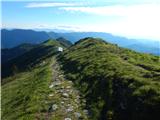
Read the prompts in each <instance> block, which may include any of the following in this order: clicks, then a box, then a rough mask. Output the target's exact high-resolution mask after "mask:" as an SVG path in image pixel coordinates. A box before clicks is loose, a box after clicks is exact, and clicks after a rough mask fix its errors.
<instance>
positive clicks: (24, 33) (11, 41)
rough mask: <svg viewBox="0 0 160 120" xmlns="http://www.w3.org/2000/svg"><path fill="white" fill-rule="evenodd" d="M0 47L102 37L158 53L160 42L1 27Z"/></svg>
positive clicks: (97, 33)
mask: <svg viewBox="0 0 160 120" xmlns="http://www.w3.org/2000/svg"><path fill="white" fill-rule="evenodd" d="M1 31H2V48H11V47H15V46H17V45H20V44H22V43H32V44H33V43H34V44H35V43H41V42H43V41H45V40H47V39H49V38H52V39H57V38H59V37H63V38H64V39H67V40H70V41H71V42H72V43H74V42H76V41H78V40H79V39H82V38H85V37H96V38H102V39H104V40H106V41H107V42H110V43H114V44H118V45H119V46H121V47H125V48H130V49H132V50H136V51H139V52H144V53H151V54H155V55H160V48H159V46H160V43H159V42H158V41H154V40H141V39H128V38H125V37H120V36H115V35H112V34H109V33H104V32H69V33H62V32H59V33H58V32H57V33H56V32H49V31H47V32H40V31H33V30H23V29H13V30H5V29H2V30H1ZM135 45H136V46H135Z"/></svg>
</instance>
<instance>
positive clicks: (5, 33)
mask: <svg viewBox="0 0 160 120" xmlns="http://www.w3.org/2000/svg"><path fill="white" fill-rule="evenodd" d="M49 38H50V37H49V35H48V34H47V33H46V32H37V31H33V30H23V29H13V30H6V29H2V30H1V40H2V41H1V45H2V48H12V47H15V46H17V45H20V44H23V43H34V44H38V43H41V42H43V41H45V40H47V39H49Z"/></svg>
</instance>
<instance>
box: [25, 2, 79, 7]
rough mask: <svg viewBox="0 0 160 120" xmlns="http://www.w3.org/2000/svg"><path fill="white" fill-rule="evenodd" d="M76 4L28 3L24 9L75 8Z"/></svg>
mask: <svg viewBox="0 0 160 120" xmlns="http://www.w3.org/2000/svg"><path fill="white" fill-rule="evenodd" d="M77 5H79V4H76V3H63V2H45V3H38V2H37V3H29V4H28V5H26V6H25V7H27V8H46V7H66V6H77Z"/></svg>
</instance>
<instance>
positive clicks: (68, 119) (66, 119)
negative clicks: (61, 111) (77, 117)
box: [64, 118, 72, 120]
mask: <svg viewBox="0 0 160 120" xmlns="http://www.w3.org/2000/svg"><path fill="white" fill-rule="evenodd" d="M64 120H72V119H71V118H65V119H64Z"/></svg>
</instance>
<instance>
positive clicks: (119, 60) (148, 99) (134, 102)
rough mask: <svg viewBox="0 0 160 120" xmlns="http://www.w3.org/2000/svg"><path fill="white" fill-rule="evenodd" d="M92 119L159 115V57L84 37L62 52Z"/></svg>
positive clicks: (62, 60)
mask: <svg viewBox="0 0 160 120" xmlns="http://www.w3.org/2000/svg"><path fill="white" fill-rule="evenodd" d="M59 62H60V63H61V65H62V66H63V67H62V69H63V70H64V72H65V74H66V77H67V78H68V79H70V80H72V81H74V83H76V85H77V87H79V89H80V90H81V92H82V94H84V96H85V98H86V99H87V106H86V107H87V108H88V109H89V110H90V116H91V119H92V120H97V119H100V120H153V119H155V120H158V119H160V115H159V113H160V81H159V80H160V61H159V57H157V56H153V55H148V54H141V53H137V52H134V51H131V50H129V49H124V48H120V47H118V46H117V45H114V44H109V43H106V42H105V41H103V40H101V39H94V38H85V39H82V40H80V41H78V42H76V43H75V45H74V46H72V47H70V48H69V49H68V50H66V51H65V52H64V53H63V54H62V55H60V56H59Z"/></svg>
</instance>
